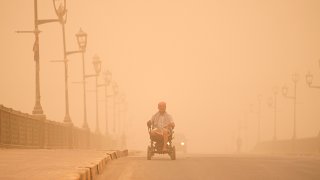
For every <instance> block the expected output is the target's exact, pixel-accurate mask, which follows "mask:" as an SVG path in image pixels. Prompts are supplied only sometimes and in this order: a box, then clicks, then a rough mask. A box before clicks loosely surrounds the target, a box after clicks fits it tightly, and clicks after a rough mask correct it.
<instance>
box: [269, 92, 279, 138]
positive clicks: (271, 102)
mask: <svg viewBox="0 0 320 180" xmlns="http://www.w3.org/2000/svg"><path fill="white" fill-rule="evenodd" d="M277 95H278V92H277V90H274V92H273V98H270V99H269V102H268V105H269V107H270V108H273V117H274V122H273V140H274V141H276V140H277Z"/></svg>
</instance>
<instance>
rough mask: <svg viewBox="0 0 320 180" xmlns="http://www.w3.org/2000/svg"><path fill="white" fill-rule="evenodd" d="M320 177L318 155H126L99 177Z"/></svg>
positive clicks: (276, 179) (165, 179) (265, 179)
mask: <svg viewBox="0 0 320 180" xmlns="http://www.w3.org/2000/svg"><path fill="white" fill-rule="evenodd" d="M107 179H108V180H113V179H114V180H130V179H132V180H151V179H152V180H158V179H159V180H171V179H173V180H180V179H181V180H195V179H199V180H207V179H208V180H209V179H210V180H320V158H319V157H318V158H316V157H279V156H277V157H276V156H256V155H178V156H177V160H175V161H172V160H170V158H169V156H167V155H156V156H155V157H153V159H152V160H151V161H148V160H146V157H145V156H142V155H141V156H129V157H125V158H122V159H118V160H116V161H112V162H111V163H109V164H108V165H107V168H106V170H105V171H104V173H103V174H102V175H101V176H100V177H99V178H98V180H107Z"/></svg>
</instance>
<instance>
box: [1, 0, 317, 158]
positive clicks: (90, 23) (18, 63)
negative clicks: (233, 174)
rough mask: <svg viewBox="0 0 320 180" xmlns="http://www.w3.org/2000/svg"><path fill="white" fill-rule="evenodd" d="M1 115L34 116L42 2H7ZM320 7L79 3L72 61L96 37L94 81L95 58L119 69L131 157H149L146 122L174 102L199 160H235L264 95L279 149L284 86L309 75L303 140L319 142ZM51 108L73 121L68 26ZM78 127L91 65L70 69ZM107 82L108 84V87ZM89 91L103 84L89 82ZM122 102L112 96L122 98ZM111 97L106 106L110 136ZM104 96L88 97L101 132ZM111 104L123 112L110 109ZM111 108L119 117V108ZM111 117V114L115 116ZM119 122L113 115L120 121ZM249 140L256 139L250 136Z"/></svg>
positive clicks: (301, 96) (54, 31) (45, 72)
mask: <svg viewBox="0 0 320 180" xmlns="http://www.w3.org/2000/svg"><path fill="white" fill-rule="evenodd" d="M0 5H1V7H2V11H0V19H1V29H0V36H1V43H0V49H1V54H0V57H1V60H0V82H1V88H0V104H3V105H5V106H8V107H12V108H14V109H17V110H21V111H23V112H28V113H31V112H32V109H33V106H34V94H35V92H34V88H35V85H34V71H35V69H34V68H35V65H34V61H33V52H32V45H33V42H34V36H33V35H31V34H29V35H28V34H16V33H14V32H15V31H16V30H32V28H33V1H31V0H28V1H18V0H11V1H3V2H0ZM319 5H320V1H317V0H307V1H301V0H300V1H298V0H270V1H256V0H243V1H237V0H227V1H218V0H214V1H213V0H197V1H191V0H174V1H173V0H162V1H155V0H109V1H105V0H90V1H89V0H69V1H67V9H68V21H67V24H66V36H67V49H68V50H76V49H77V44H76V39H75V33H76V32H78V30H79V28H80V27H82V29H83V30H84V31H85V32H87V33H88V45H87V53H86V72H87V74H90V73H93V72H94V71H93V67H92V64H91V61H92V57H93V55H94V54H98V55H99V56H100V57H101V60H102V61H103V64H102V66H103V71H104V70H106V69H110V71H112V73H113V78H114V80H115V81H117V82H118V84H119V86H120V91H121V92H123V93H125V94H126V97H127V102H128V114H127V117H128V122H129V124H130V126H129V132H128V134H129V136H130V138H129V140H130V142H129V143H128V145H129V147H131V148H142V149H145V148H146V146H147V142H148V136H147V135H148V134H147V129H146V124H145V123H146V121H147V120H149V119H150V117H151V116H152V114H153V113H155V112H156V110H157V109H156V106H157V103H158V102H159V101H161V100H164V101H166V102H167V106H168V112H169V113H170V114H172V116H173V117H174V120H175V122H176V132H180V133H184V134H185V135H186V136H187V138H188V140H189V150H190V151H193V152H222V151H234V148H235V137H236V135H237V124H238V121H239V120H241V121H243V120H244V116H245V115H244V114H245V113H244V112H245V111H248V109H249V108H250V104H252V109H253V110H254V111H256V109H257V96H258V94H262V98H263V102H262V139H263V140H267V139H271V138H272V134H273V129H272V127H273V119H272V117H273V114H272V110H271V109H270V108H268V106H267V99H268V98H269V96H271V95H272V89H273V87H274V86H278V87H281V86H283V85H284V84H287V85H288V86H289V87H290V88H289V93H292V81H291V74H292V73H293V72H298V73H299V74H300V81H299V84H298V92H297V93H298V107H297V124H298V129H297V135H298V137H305V136H314V135H316V134H317V133H318V132H319V127H320V121H319V118H320V113H319V111H318V109H317V107H319V105H320V91H317V90H314V89H309V88H307V86H306V83H305V74H306V72H308V71H309V70H310V71H311V72H313V73H314V75H315V83H317V82H318V83H319V84H320V73H319V70H320V69H319V65H318V59H319V58H320V51H319V49H320V46H319V45H320V33H319V32H320V22H319V17H320V12H319V10H318V7H319ZM38 6H39V17H40V18H55V17H56V15H55V13H54V9H53V5H52V2H51V1H49V0H48V1H41V2H40V1H39V4H38ZM40 30H41V31H42V33H41V35H40V53H41V54H40V60H41V96H42V97H41V98H42V99H41V103H42V106H43V109H44V112H45V114H46V115H47V117H48V118H49V119H51V120H55V121H59V122H62V121H63V118H64V113H65V104H64V101H65V100H64V69H63V64H56V63H51V62H49V61H50V60H56V59H62V57H63V54H62V34H61V27H60V25H59V24H58V23H52V24H46V25H41V26H40ZM70 60H71V62H70V64H69V94H70V115H71V118H72V121H73V122H74V124H75V125H76V126H81V125H82V122H83V112H82V109H83V103H82V88H81V86H80V85H78V84H73V83H72V82H74V81H79V80H81V77H82V74H81V73H82V69H81V67H82V66H81V57H80V55H74V56H71V57H70ZM102 80H103V79H102V78H101V82H102ZM88 82H89V83H88V87H87V89H88V90H93V89H94V86H93V85H94V80H93V79H88ZM110 90H111V89H110ZM103 95H104V94H103V89H101V91H100V94H99V96H100V97H101V99H100V100H101V102H100V104H99V105H100V114H99V117H100V124H101V131H102V132H104V127H105V125H104V122H105V121H104V118H105V116H104V103H103ZM94 98H95V96H94V93H90V92H89V93H88V119H89V126H90V128H91V129H94V127H95V99H94ZM110 103H111V102H110ZM278 103H279V104H278V106H279V116H278V119H279V127H278V129H279V138H281V139H285V138H290V137H291V136H292V110H293V108H292V101H290V100H287V99H284V98H283V97H282V96H281V94H280V95H279V96H278ZM110 106H111V105H110ZM111 111H112V110H111V108H110V113H111ZM109 116H110V117H109V118H112V115H111V114H110V115H109ZM247 124H248V131H247V133H246V136H247V139H246V143H247V146H248V147H251V146H252V145H253V144H254V143H255V140H256V134H257V133H256V129H257V114H255V113H249V114H248V115H247ZM243 136H244V135H243Z"/></svg>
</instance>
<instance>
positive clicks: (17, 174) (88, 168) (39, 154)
mask: <svg viewBox="0 0 320 180" xmlns="http://www.w3.org/2000/svg"><path fill="white" fill-rule="evenodd" d="M127 155H128V151H106V150H74V149H72V150H67V149H0V179H33V180H35V179H41V180H42V179H53V180H60V179H68V180H69V179H70V180H71V179H81V180H87V179H90V180H93V179H95V178H94V177H95V176H96V175H97V174H100V173H101V171H102V170H103V169H104V167H105V165H106V164H107V163H108V162H109V161H110V160H112V159H116V158H119V157H122V156H127Z"/></svg>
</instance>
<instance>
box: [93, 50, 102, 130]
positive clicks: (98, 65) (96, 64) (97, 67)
mask: <svg viewBox="0 0 320 180" xmlns="http://www.w3.org/2000/svg"><path fill="white" fill-rule="evenodd" d="M92 64H93V66H94V70H95V72H96V133H97V134H99V133H100V130H99V106H98V77H99V74H100V72H101V61H100V58H99V56H97V55H95V56H94V57H93V62H92Z"/></svg>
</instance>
